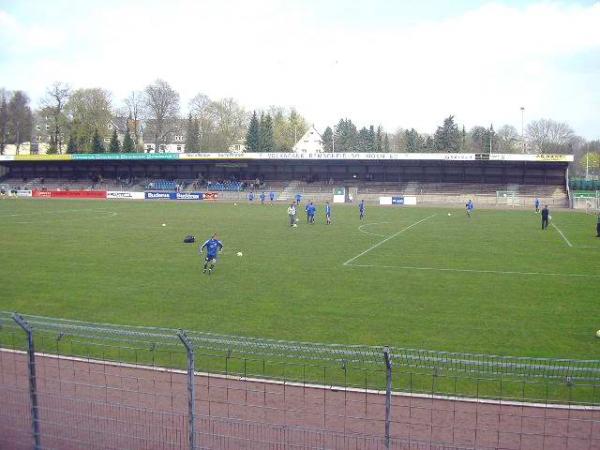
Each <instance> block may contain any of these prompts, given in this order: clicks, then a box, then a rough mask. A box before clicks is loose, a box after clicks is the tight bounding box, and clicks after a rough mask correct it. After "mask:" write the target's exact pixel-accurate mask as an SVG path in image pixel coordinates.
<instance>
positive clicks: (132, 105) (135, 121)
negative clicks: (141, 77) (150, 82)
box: [125, 91, 145, 149]
mask: <svg viewBox="0 0 600 450" xmlns="http://www.w3.org/2000/svg"><path fill="white" fill-rule="evenodd" d="M144 100H145V99H144V95H143V94H142V93H141V92H139V91H131V93H130V94H129V96H128V97H127V98H126V99H125V106H126V107H127V114H128V116H129V121H131V122H132V124H131V126H132V128H133V130H130V131H133V142H134V144H135V147H136V149H137V148H138V146H139V143H140V121H141V120H142V119H143V118H144V107H145V101H144ZM127 126H128V127H129V126H130V124H128V125H127Z"/></svg>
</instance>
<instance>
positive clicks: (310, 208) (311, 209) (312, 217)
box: [307, 202, 317, 225]
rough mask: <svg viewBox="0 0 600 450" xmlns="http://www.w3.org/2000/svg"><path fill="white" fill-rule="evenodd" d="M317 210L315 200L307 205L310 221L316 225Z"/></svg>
mask: <svg viewBox="0 0 600 450" xmlns="http://www.w3.org/2000/svg"><path fill="white" fill-rule="evenodd" d="M316 212H317V207H316V206H315V205H313V202H310V203H309V205H308V206H307V214H308V223H310V224H312V225H314V224H315V213H316Z"/></svg>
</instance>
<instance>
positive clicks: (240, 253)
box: [236, 252, 244, 256]
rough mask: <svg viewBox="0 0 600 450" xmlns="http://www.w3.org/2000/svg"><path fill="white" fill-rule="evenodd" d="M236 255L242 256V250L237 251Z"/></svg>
mask: <svg viewBox="0 0 600 450" xmlns="http://www.w3.org/2000/svg"><path fill="white" fill-rule="evenodd" d="M236 254H237V255H238V256H244V254H243V253H242V252H237V253H236Z"/></svg>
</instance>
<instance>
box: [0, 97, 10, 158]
mask: <svg viewBox="0 0 600 450" xmlns="http://www.w3.org/2000/svg"><path fill="white" fill-rule="evenodd" d="M7 97H8V93H7V92H6V90H4V89H0V155H3V154H4V147H6V144H7V141H8V103H7V101H6V99H7Z"/></svg>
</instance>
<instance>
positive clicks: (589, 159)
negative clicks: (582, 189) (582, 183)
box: [579, 152, 600, 178]
mask: <svg viewBox="0 0 600 450" xmlns="http://www.w3.org/2000/svg"><path fill="white" fill-rule="evenodd" d="M579 167H580V168H581V172H582V173H585V175H586V178H587V177H588V176H589V174H590V173H591V174H593V173H598V171H599V169H600V153H599V152H586V153H584V154H583V155H581V159H580V160H579Z"/></svg>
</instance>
